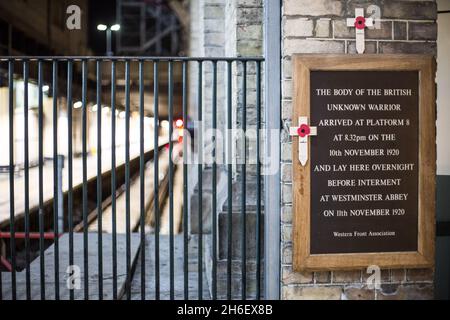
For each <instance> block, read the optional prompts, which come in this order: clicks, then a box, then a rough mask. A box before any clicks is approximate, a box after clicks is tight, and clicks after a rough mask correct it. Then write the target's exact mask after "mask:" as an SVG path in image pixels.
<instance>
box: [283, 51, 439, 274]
mask: <svg viewBox="0 0 450 320" xmlns="http://www.w3.org/2000/svg"><path fill="white" fill-rule="evenodd" d="M292 60H293V62H292V63H293V91H294V92H293V119H298V117H299V116H307V117H308V118H309V117H310V72H311V71H418V72H419V129H418V130H419V132H418V135H419V158H418V164H419V168H418V177H419V181H418V184H419V185H418V197H419V199H418V235H417V241H418V250H417V251H413V252H375V253H343V254H311V253H310V232H311V230H310V228H311V225H310V214H311V212H310V187H311V186H310V178H311V177H310V172H311V171H310V170H311V167H310V161H308V162H307V164H306V166H304V167H302V166H301V165H300V164H299V162H298V137H293V148H292V149H293V153H292V156H293V158H292V159H293V212H294V218H293V268H294V270H295V271H318V270H346V269H362V268H367V267H368V266H370V265H378V266H379V267H381V268H404V267H408V268H424V267H432V266H433V265H434V251H435V180H436V140H435V137H436V124H435V121H436V96H435V67H436V65H435V59H434V57H433V56H431V55H412V54H411V55H369V54H367V55H293V58H292ZM295 124H296V123H295ZM308 140H309V139H308ZM308 143H309V141H308ZM308 150H310V148H308ZM309 158H310V157H309Z"/></svg>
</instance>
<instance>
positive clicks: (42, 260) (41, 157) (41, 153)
mask: <svg viewBox="0 0 450 320" xmlns="http://www.w3.org/2000/svg"><path fill="white" fill-rule="evenodd" d="M42 64H43V62H42V60H39V62H38V87H39V96H38V108H39V110H38V113H39V114H38V117H39V120H38V122H39V123H38V127H39V129H38V130H39V133H38V135H39V137H38V140H39V260H40V284H41V300H45V255H44V249H45V242H44V170H43V169H44V168H43V167H44V110H43V109H44V99H43V98H44V97H43V91H42V86H43V73H44V70H43V69H42Z"/></svg>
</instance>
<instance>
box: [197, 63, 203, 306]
mask: <svg viewBox="0 0 450 320" xmlns="http://www.w3.org/2000/svg"><path fill="white" fill-rule="evenodd" d="M202 69H203V64H202V61H201V60H200V61H199V62H198V80H197V81H198V83H197V86H198V89H197V91H198V97H197V98H198V102H197V108H198V123H199V125H200V126H199V128H198V138H197V139H198V163H199V164H198V165H197V170H198V253H197V254H198V264H197V267H198V300H202V299H203V254H202V253H203V172H202V170H203V164H202V163H203V154H202V153H203V139H202V129H203V126H202V116H203V115H202V100H203V99H202V88H203V83H202V82H203V80H202V75H203V70H202Z"/></svg>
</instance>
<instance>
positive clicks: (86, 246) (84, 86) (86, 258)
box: [81, 60, 89, 300]
mask: <svg viewBox="0 0 450 320" xmlns="http://www.w3.org/2000/svg"><path fill="white" fill-rule="evenodd" d="M81 68H82V70H81V72H82V84H81V85H82V93H81V94H82V98H81V99H82V101H81V103H82V114H81V136H82V137H81V140H82V156H83V160H82V162H83V208H82V211H83V264H84V299H85V300H89V237H88V205H87V200H88V194H87V192H88V191H87V81H88V78H87V77H88V69H87V68H88V65H87V60H83V62H82V66H81Z"/></svg>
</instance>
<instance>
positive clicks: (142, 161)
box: [139, 60, 145, 300]
mask: <svg viewBox="0 0 450 320" xmlns="http://www.w3.org/2000/svg"><path fill="white" fill-rule="evenodd" d="M139 144H140V145H139V147H140V152H139V182H140V193H141V194H140V227H139V228H140V232H141V250H140V251H141V299H142V300H145V204H144V198H145V181H144V177H145V175H144V170H145V159H144V62H143V61H142V60H140V61H139Z"/></svg>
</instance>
